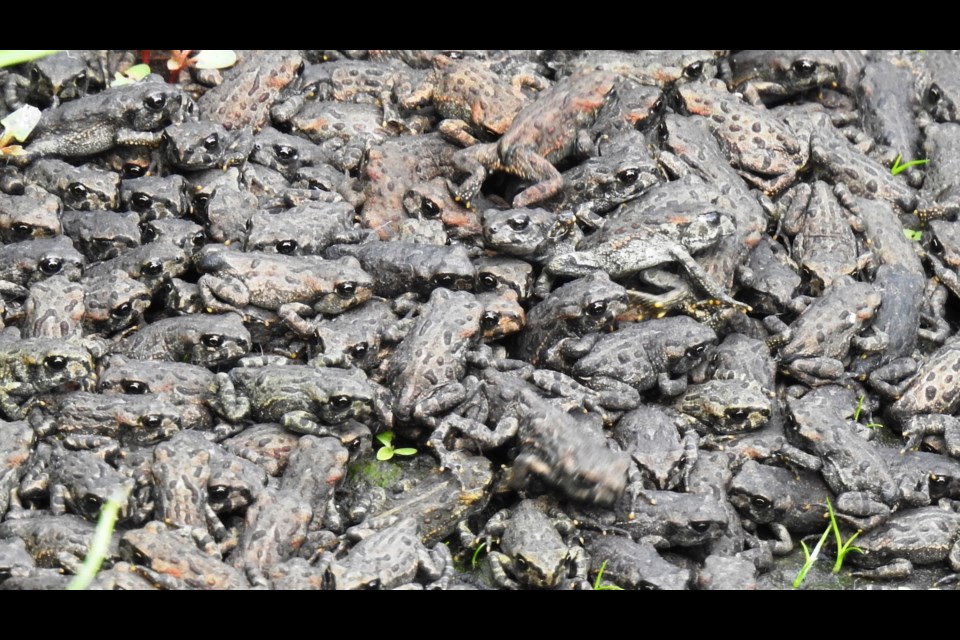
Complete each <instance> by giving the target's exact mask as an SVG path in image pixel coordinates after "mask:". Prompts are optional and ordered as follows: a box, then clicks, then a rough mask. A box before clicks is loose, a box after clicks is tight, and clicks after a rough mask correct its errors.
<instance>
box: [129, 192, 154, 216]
mask: <svg viewBox="0 0 960 640" xmlns="http://www.w3.org/2000/svg"><path fill="white" fill-rule="evenodd" d="M152 204H153V198H152V197H150V196H149V195H147V194H145V193H141V192H139V191H138V192H136V193H135V194H133V195H132V196H130V206H131V207H132V208H133V210H134V211H136V212H138V213H140V212H143V211H146V210H147V209H149V208H150V206H151V205H152Z"/></svg>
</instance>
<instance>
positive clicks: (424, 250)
mask: <svg viewBox="0 0 960 640" xmlns="http://www.w3.org/2000/svg"><path fill="white" fill-rule="evenodd" d="M327 255H328V256H331V257H341V256H353V257H355V258H356V259H357V260H359V261H360V265H361V266H362V267H363V269H364V270H365V271H367V272H368V273H375V274H377V277H376V279H375V280H374V284H373V286H374V294H376V295H378V296H382V297H384V298H395V297H396V296H399V295H401V294H403V293H407V292H415V293H418V294H420V295H421V296H423V297H428V296H429V295H430V292H431V291H433V290H434V289H436V288H437V287H443V288H446V289H450V290H456V291H459V290H469V289H472V288H473V280H474V276H475V270H474V268H473V263H471V262H470V257H469V254H468V253H467V250H466V249H465V248H464V247H463V246H462V245H455V246H431V245H425V244H418V243H413V242H367V243H364V244H357V245H334V246H333V247H331V248H330V250H329V251H328V252H327Z"/></svg>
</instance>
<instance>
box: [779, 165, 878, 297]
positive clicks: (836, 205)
mask: <svg viewBox="0 0 960 640" xmlns="http://www.w3.org/2000/svg"><path fill="white" fill-rule="evenodd" d="M854 225H857V226H860V223H859V219H857V218H856V217H855V216H854V215H853V214H852V213H850V212H848V211H846V210H845V209H844V208H843V207H842V206H841V204H840V202H838V200H837V198H836V196H835V195H834V194H833V190H832V189H831V188H830V186H829V185H827V184H826V183H825V182H823V181H820V180H818V181H816V182H814V183H813V184H812V185H807V184H801V185H797V186H796V187H795V188H793V189H792V190H791V191H790V204H789V206H788V208H787V210H786V212H785V213H784V215H783V218H782V219H781V229H782V230H783V231H784V232H785V233H786V234H787V235H789V236H791V237H792V238H793V245H792V257H793V259H794V260H795V261H796V263H797V264H798V265H800V267H801V268H802V269H804V270H806V271H807V272H808V273H809V274H810V277H809V282H810V284H809V287H810V289H812V290H817V291H822V288H824V287H829V286H830V284H831V283H832V282H833V281H834V280H836V279H837V278H838V277H840V276H843V275H853V274H854V273H855V272H856V271H857V270H858V269H859V268H860V266H861V265H862V264H863V262H862V261H858V256H857V243H856V239H855V238H854V235H853V229H852V228H851V227H852V226H854Z"/></svg>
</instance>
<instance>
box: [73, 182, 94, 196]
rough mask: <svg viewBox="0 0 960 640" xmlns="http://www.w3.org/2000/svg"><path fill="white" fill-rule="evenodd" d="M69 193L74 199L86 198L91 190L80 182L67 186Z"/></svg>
mask: <svg viewBox="0 0 960 640" xmlns="http://www.w3.org/2000/svg"><path fill="white" fill-rule="evenodd" d="M67 192H68V193H69V194H70V195H71V196H73V197H74V198H86V197H87V194H88V193H90V190H89V189H87V188H86V187H85V186H83V185H82V184H80V183H79V182H72V183H70V184H69V185H68V186H67Z"/></svg>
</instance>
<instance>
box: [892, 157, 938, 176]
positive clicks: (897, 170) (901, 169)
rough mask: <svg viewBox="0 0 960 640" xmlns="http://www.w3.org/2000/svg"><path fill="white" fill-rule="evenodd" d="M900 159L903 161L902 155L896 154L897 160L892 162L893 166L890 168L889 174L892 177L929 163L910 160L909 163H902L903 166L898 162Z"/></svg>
mask: <svg viewBox="0 0 960 640" xmlns="http://www.w3.org/2000/svg"><path fill="white" fill-rule="evenodd" d="M902 159H903V155H902V154H900V153H898V154H897V159H896V160H894V161H893V166H892V167H890V173H892V174H893V175H897V174H898V173H902V172H904V171H906V170H907V169H909V168H910V167H916V166H918V165H921V164H927V163H928V162H930V161H929V160H911V161H910V162H904V163H903V164H900V160H902Z"/></svg>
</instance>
